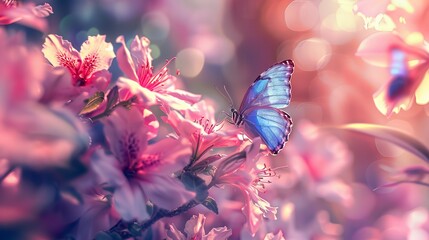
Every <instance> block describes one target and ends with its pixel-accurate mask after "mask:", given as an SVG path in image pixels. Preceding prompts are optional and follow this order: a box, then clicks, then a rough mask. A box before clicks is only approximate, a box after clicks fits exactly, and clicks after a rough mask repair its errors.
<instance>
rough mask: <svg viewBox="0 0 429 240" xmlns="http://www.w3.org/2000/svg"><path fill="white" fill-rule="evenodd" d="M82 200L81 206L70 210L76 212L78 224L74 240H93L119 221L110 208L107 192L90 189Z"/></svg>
mask: <svg viewBox="0 0 429 240" xmlns="http://www.w3.org/2000/svg"><path fill="white" fill-rule="evenodd" d="M82 198H83V202H84V204H83V205H78V206H75V208H71V209H70V211H74V212H78V219H77V220H78V222H77V224H76V226H75V231H74V232H75V234H74V237H75V238H76V240H86V239H93V238H94V237H95V235H96V234H97V233H98V232H100V231H106V230H108V229H110V228H111V227H112V226H114V225H115V223H117V222H118V221H119V220H120V219H121V217H120V216H119V214H118V212H117V211H116V209H115V208H114V207H113V206H112V205H113V203H112V197H111V195H110V193H108V192H107V191H104V190H102V189H97V188H96V189H92V191H89V192H85V193H83V194H82ZM69 215H71V214H69ZM73 220H75V219H73Z"/></svg>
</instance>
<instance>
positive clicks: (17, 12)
mask: <svg viewBox="0 0 429 240" xmlns="http://www.w3.org/2000/svg"><path fill="white" fill-rule="evenodd" d="M53 13H54V12H53V11H52V7H51V5H49V4H48V3H45V4H43V5H38V6H36V5H35V4H34V3H20V4H18V1H17V0H2V1H0V25H8V24H12V23H15V22H19V23H21V24H23V25H26V26H28V27H32V28H35V29H38V30H40V31H42V32H46V30H47V27H48V26H47V22H46V20H45V19H43V18H44V17H47V16H49V15H51V14H53Z"/></svg>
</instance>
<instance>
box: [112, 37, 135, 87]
mask: <svg viewBox="0 0 429 240" xmlns="http://www.w3.org/2000/svg"><path fill="white" fill-rule="evenodd" d="M116 42H117V43H121V44H122V46H121V47H119V49H118V51H117V52H116V55H117V56H116V59H117V60H118V65H119V68H120V69H121V70H122V72H124V73H125V75H126V76H127V77H129V78H130V79H132V80H134V81H136V82H138V81H139V80H138V77H137V73H136V64H135V63H134V60H133V58H132V57H131V53H130V51H129V50H128V48H127V45H126V44H125V39H124V36H119V37H118V38H116Z"/></svg>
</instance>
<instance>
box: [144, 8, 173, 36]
mask: <svg viewBox="0 0 429 240" xmlns="http://www.w3.org/2000/svg"><path fill="white" fill-rule="evenodd" d="M142 23H143V35H144V36H146V37H148V38H149V39H151V40H152V41H162V40H165V39H166V38H167V37H168V34H169V32H170V20H169V19H168V17H167V16H166V15H165V14H164V13H162V12H158V11H153V12H150V13H148V14H146V15H145V16H144V17H143V19H142Z"/></svg>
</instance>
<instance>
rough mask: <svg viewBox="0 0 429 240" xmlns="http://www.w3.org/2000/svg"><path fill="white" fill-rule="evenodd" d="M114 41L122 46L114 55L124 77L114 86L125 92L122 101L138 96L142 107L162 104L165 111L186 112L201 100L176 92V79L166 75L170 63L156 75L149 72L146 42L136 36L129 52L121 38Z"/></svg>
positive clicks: (150, 70) (192, 95) (182, 91)
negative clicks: (123, 89)
mask: <svg viewBox="0 0 429 240" xmlns="http://www.w3.org/2000/svg"><path fill="white" fill-rule="evenodd" d="M116 41H117V42H118V43H121V44H122V46H121V47H120V48H119V49H118V51H117V53H116V54H117V59H118V64H119V67H120V68H121V70H122V71H123V72H124V73H125V75H126V76H127V78H124V77H120V78H119V79H118V83H117V84H118V86H120V87H122V88H125V89H127V90H128V91H125V92H124V93H122V95H123V98H124V100H126V99H127V97H128V98H129V97H131V96H132V95H138V96H139V97H140V100H142V101H143V103H142V104H144V105H148V106H150V105H154V104H161V105H162V106H163V107H164V109H169V108H170V107H171V108H173V109H177V110H185V109H188V108H189V107H190V104H193V103H195V102H197V101H198V100H199V99H200V96H199V95H195V94H192V93H189V92H186V91H184V90H180V89H176V88H175V86H174V82H175V81H176V78H175V77H174V76H171V75H170V74H168V72H167V71H168V69H167V65H168V63H169V62H170V61H168V62H167V64H165V65H164V66H163V67H162V68H161V70H160V71H159V72H158V73H156V74H154V73H153V72H152V71H153V67H152V57H151V55H150V49H149V44H150V42H149V40H148V39H147V38H145V37H142V38H139V37H138V36H136V37H135V38H134V40H133V41H132V43H131V51H130V50H128V48H127V46H126V45H125V39H124V37H123V36H119V37H118V38H117V40H116Z"/></svg>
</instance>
